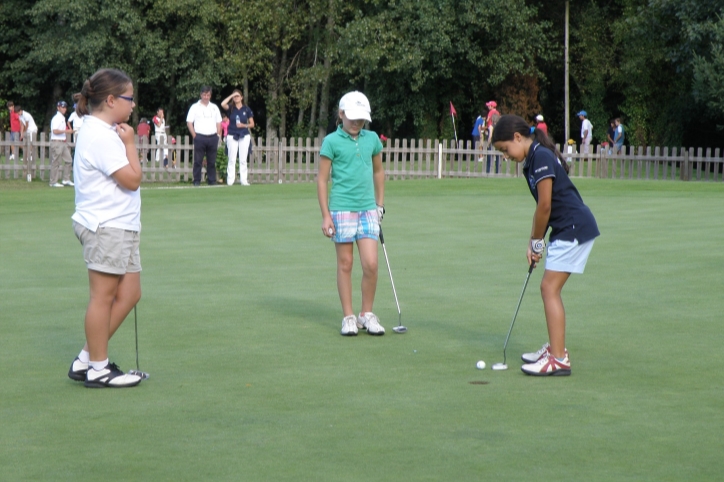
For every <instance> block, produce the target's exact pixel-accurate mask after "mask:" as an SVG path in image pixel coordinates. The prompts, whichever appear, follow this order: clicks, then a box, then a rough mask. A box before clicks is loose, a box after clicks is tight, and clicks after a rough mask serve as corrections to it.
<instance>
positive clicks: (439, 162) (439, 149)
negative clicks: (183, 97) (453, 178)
mask: <svg viewBox="0 0 724 482" xmlns="http://www.w3.org/2000/svg"><path fill="white" fill-rule="evenodd" d="M437 178H438V179H442V142H440V141H438V143H437Z"/></svg>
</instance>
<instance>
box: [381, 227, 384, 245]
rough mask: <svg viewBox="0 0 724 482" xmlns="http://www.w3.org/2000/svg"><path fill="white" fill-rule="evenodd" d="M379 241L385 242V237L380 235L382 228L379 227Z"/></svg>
mask: <svg viewBox="0 0 724 482" xmlns="http://www.w3.org/2000/svg"><path fill="white" fill-rule="evenodd" d="M380 243H382V244H385V237H384V236H383V235H382V228H381V227H380Z"/></svg>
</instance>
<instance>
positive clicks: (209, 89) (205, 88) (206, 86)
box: [201, 85, 211, 94]
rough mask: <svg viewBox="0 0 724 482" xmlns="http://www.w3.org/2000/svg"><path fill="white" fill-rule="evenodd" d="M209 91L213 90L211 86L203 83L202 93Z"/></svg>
mask: <svg viewBox="0 0 724 482" xmlns="http://www.w3.org/2000/svg"><path fill="white" fill-rule="evenodd" d="M207 92H211V87H209V86H208V85H202V86H201V93H202V94H205V93H207Z"/></svg>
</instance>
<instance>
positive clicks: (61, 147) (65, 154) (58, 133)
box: [50, 100, 75, 187]
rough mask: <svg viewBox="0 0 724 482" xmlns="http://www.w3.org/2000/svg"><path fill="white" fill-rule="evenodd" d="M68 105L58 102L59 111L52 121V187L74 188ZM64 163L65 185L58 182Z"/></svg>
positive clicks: (71, 130) (71, 131)
mask: <svg viewBox="0 0 724 482" xmlns="http://www.w3.org/2000/svg"><path fill="white" fill-rule="evenodd" d="M67 110H68V104H66V103H65V101H63V100H61V101H60V102H58V111H57V112H56V113H55V116H53V118H52V119H51V121H50V187H63V186H74V185H75V184H73V181H71V180H70V168H71V166H72V164H73V158H72V157H71V156H70V147H69V146H68V138H67V134H72V133H73V129H70V128H69V126H68V123H67V122H66V121H65V112H66V111H67ZM61 162H62V163H63V178H62V179H63V183H62V184H61V183H59V182H58V177H59V176H60V167H61V166H60V164H61Z"/></svg>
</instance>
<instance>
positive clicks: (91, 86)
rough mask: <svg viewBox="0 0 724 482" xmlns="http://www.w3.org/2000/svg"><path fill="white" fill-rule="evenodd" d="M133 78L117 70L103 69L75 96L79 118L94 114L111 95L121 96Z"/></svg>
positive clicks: (84, 84) (88, 80) (85, 83)
mask: <svg viewBox="0 0 724 482" xmlns="http://www.w3.org/2000/svg"><path fill="white" fill-rule="evenodd" d="M132 83H133V82H132V81H131V78H130V77H129V76H128V75H127V74H126V73H125V72H123V71H120V70H117V69H101V70H99V71H98V72H96V73H95V74H93V75H92V76H91V78H90V79H86V81H85V82H84V83H83V88H81V89H80V92H78V93H77V94H74V95H73V100H74V101H75V103H76V107H75V112H76V114H78V115H79V116H84V115H88V114H90V113H91V112H93V109H95V108H97V107H98V106H99V105H101V104H102V103H103V102H105V100H106V99H107V98H108V96H109V95H113V96H116V97H117V96H119V95H122V94H123V92H124V91H125V90H126V89H127V88H128V85H129V84H132Z"/></svg>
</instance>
